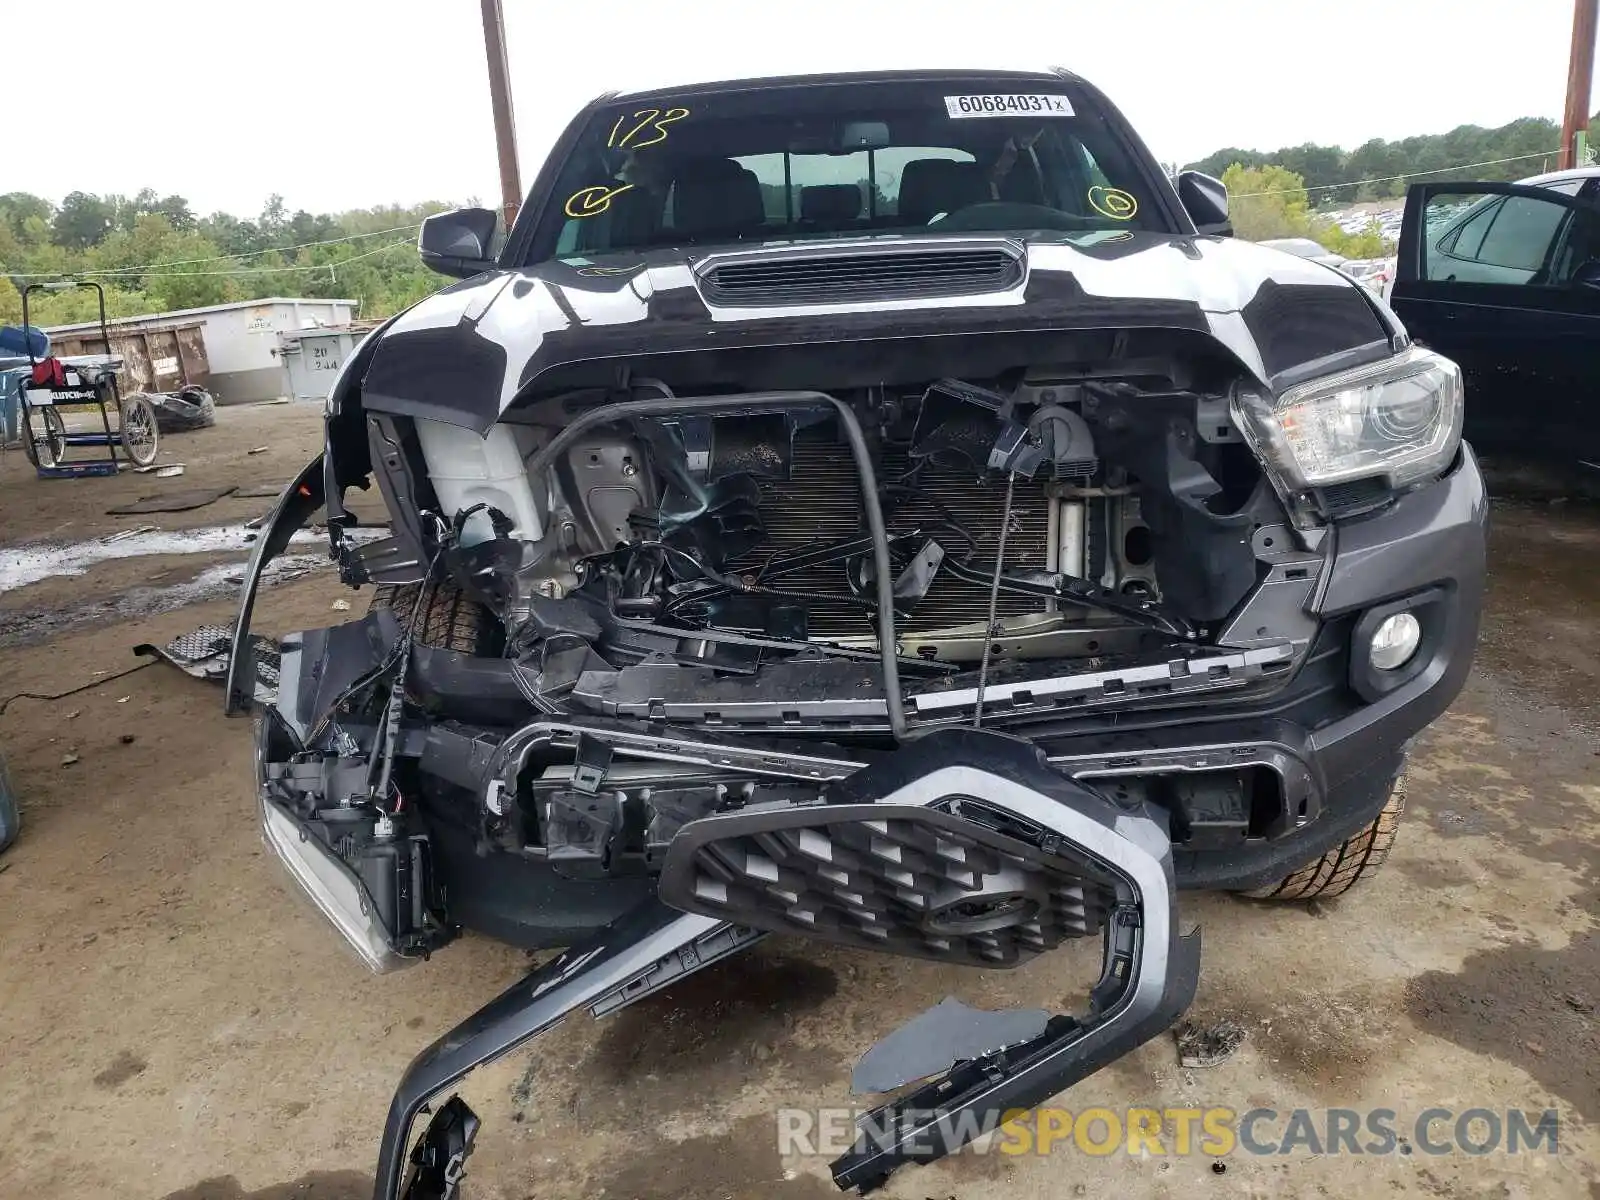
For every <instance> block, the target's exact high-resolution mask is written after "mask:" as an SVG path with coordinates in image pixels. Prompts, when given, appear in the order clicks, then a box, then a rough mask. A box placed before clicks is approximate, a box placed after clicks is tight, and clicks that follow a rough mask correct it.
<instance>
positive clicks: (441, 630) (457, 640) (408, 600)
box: [367, 583, 505, 657]
mask: <svg viewBox="0 0 1600 1200" xmlns="http://www.w3.org/2000/svg"><path fill="white" fill-rule="evenodd" d="M422 587H423V585H422V584H420V583H384V584H379V585H378V587H377V588H375V589H374V590H373V593H372V602H371V603H370V604H368V606H367V611H368V612H372V611H375V610H377V609H380V608H388V609H393V610H394V614H395V616H397V617H399V618H400V623H401V624H402V625H403V624H405V623H406V622H407V621H409V620H411V614H412V613H413V612H416V614H417V631H416V637H417V641H419V642H421V643H422V644H423V645H424V646H434V647H437V648H438V649H440V650H459V651H461V652H462V653H463V654H472V655H477V656H480V657H493V656H495V655H498V654H499V653H500V651H501V649H502V647H503V645H504V642H505V633H504V631H503V629H502V628H501V626H500V622H499V621H498V620H496V619H495V616H494V614H493V613H492V612H490V611H489V610H488V609H487V608H485V607H484V606H483V605H482V604H480V603H479V602H478V601H476V600H474V599H472V597H470V596H468V595H467V594H466V593H465V592H463V591H462V590H461V589H460V588H458V587H454V586H452V585H451V584H448V583H430V584H428V585H427V587H428V591H427V594H426V595H425V596H423V598H422V607H421V608H420V609H418V608H417V607H416V605H417V594H418V593H419V592H420V591H421V590H422Z"/></svg>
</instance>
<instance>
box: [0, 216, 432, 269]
mask: <svg viewBox="0 0 1600 1200" xmlns="http://www.w3.org/2000/svg"><path fill="white" fill-rule="evenodd" d="M420 228H422V222H420V221H418V222H416V223H415V224H413V225H396V226H395V227H394V228H392V229H374V230H371V231H370V232H368V233H351V234H346V235H345V236H343V237H336V238H323V239H322V240H321V241H316V242H299V243H296V244H295V245H293V246H268V247H266V248H265V249H264V250H243V251H240V252H239V253H238V254H213V255H212V256H210V257H209V258H175V259H172V260H170V261H168V262H154V263H145V264H144V265H143V266H138V267H106V268H105V269H104V270H99V271H73V272H71V274H73V275H78V276H83V277H86V278H87V277H89V276H94V277H97V278H99V277H115V276H118V275H147V274H150V273H151V272H152V271H154V270H156V269H157V268H161V267H187V266H193V265H195V264H197V263H211V262H232V261H234V260H235V259H240V258H258V257H260V256H261V255H263V254H281V253H283V252H285V251H288V250H309V249H311V248H312V247H314V246H336V245H339V244H340V243H342V242H358V241H360V240H361V239H362V238H371V237H381V236H383V235H384V234H386V233H410V232H411V231H412V230H413V229H420ZM345 261H347V262H348V261H350V260H348V259H346V260H345ZM318 265H319V266H323V265H326V264H318ZM270 269H271V270H274V271H287V270H290V269H291V268H289V267H272V268H270ZM187 273H189V274H196V275H198V274H205V273H206V272H200V271H195V272H187ZM0 274H6V275H10V276H11V277H12V278H14V279H45V278H50V277H51V275H50V274H48V273H46V274H32V275H29V274H19V273H17V272H13V271H4V270H0Z"/></svg>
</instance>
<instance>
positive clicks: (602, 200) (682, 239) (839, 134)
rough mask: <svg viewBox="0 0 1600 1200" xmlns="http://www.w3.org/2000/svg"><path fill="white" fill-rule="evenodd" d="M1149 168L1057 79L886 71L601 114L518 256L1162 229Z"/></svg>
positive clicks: (636, 103) (614, 108) (625, 106)
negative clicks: (885, 77)
mask: <svg viewBox="0 0 1600 1200" xmlns="http://www.w3.org/2000/svg"><path fill="white" fill-rule="evenodd" d="M1151 177H1152V176H1151V172H1150V169H1149V164H1147V163H1145V162H1144V161H1143V160H1142V159H1141V158H1139V156H1138V151H1136V150H1135V149H1134V148H1133V147H1132V146H1131V145H1130V144H1128V143H1127V142H1126V141H1124V140H1123V139H1122V138H1120V137H1119V136H1117V135H1116V134H1115V133H1113V132H1112V129H1111V128H1110V126H1109V125H1108V123H1107V121H1106V119H1105V116H1104V114H1103V113H1102V112H1100V111H1099V110H1098V109H1097V108H1096V107H1095V106H1094V105H1093V104H1092V102H1091V101H1089V100H1088V99H1087V98H1086V97H1085V96H1084V95H1083V94H1082V93H1081V91H1080V90H1079V89H1078V88H1076V87H1074V86H1071V85H1069V84H1067V83H1065V82H1064V81H1056V80H1049V81H1047V80H1038V81H1034V80H1026V81H1017V80H1014V79H1012V80H1003V81H1001V80H996V81H990V82H989V83H988V85H987V86H986V85H985V81H981V80H980V81H977V82H974V81H972V80H967V79H964V80H960V81H943V82H940V81H925V80H910V81H882V82H875V83H846V82H841V83H836V84H808V85H803V86H793V85H790V86H773V87H767V88H761V87H755V88H751V89H748V90H739V91H732V90H730V91H727V92H711V93H700V94H695V95H692V96H686V97H685V98H684V99H683V102H682V103H678V102H676V101H674V100H672V99H670V98H663V99H654V98H653V99H650V100H649V101H645V100H642V99H636V100H632V101H624V102H619V103H616V104H612V105H608V106H605V107H603V108H601V109H599V110H597V111H596V112H595V113H594V114H593V115H592V117H591V118H590V120H589V122H588V124H587V126H586V127H585V128H584V129H583V130H582V131H581V133H580V135H579V138H578V142H577V146H576V148H575V149H574V150H573V152H572V153H571V154H570V155H569V156H568V158H567V160H566V162H565V163H563V164H562V166H561V169H560V171H559V174H558V178H557V182H556V185H555V188H554V190H553V192H552V195H551V199H550V202H549V203H548V204H547V205H546V206H545V211H544V212H542V213H541V214H539V217H538V224H537V226H536V228H535V230H534V233H533V236H532V239H531V242H530V250H529V254H528V257H527V259H526V260H525V261H529V262H536V261H539V260H540V259H543V258H547V257H550V256H552V255H562V256H579V255H581V256H590V255H595V254H606V253H613V252H618V251H630V250H643V249H649V248H651V247H657V246H683V245H713V244H727V243H739V242H750V241H764V240H769V239H792V238H807V237H840V236H869V235H872V234H876V233H882V232H896V233H905V232H927V233H944V232H951V233H965V232H1021V233H1035V232H1039V231H1050V232H1059V233H1065V234H1069V235H1070V234H1073V233H1078V232H1092V231H1097V230H1106V229H1117V230H1120V229H1130V228H1133V229H1163V230H1164V229H1166V225H1167V218H1166V214H1165V211H1164V210H1163V209H1162V208H1161V207H1159V206H1158V205H1157V203H1156V201H1155V198H1154V197H1153V196H1152V195H1151V194H1150V193H1149V188H1148V180H1149V179H1150V178H1151Z"/></svg>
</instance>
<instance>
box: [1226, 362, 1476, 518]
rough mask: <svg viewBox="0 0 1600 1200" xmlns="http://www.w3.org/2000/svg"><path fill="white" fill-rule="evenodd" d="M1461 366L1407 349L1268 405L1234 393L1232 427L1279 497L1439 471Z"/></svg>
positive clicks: (1456, 411)
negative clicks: (1246, 443) (1263, 468)
mask: <svg viewBox="0 0 1600 1200" xmlns="http://www.w3.org/2000/svg"><path fill="white" fill-rule="evenodd" d="M1461 411H1462V390H1461V368H1459V367H1458V366H1456V364H1455V363H1453V362H1451V361H1450V360H1449V359H1448V358H1442V357H1440V356H1439V355H1437V354H1433V353H1431V352H1430V351H1427V350H1422V349H1419V348H1418V347H1415V346H1413V347H1412V348H1411V349H1409V350H1406V351H1405V352H1404V353H1401V354H1397V355H1395V356H1394V357H1393V358H1390V359H1386V360H1384V361H1383V362H1381V363H1374V364H1372V365H1371V366H1366V367H1358V368H1356V369H1355V370H1353V371H1344V372H1341V373H1340V374H1338V375H1329V376H1327V377H1326V378H1323V379H1315V380H1312V381H1311V382H1310V383H1305V384H1301V385H1300V386H1299V387H1293V388H1290V389H1289V390H1287V391H1286V392H1284V393H1283V395H1281V396H1279V397H1277V398H1276V399H1273V398H1272V397H1268V396H1261V395H1258V394H1255V393H1253V392H1247V391H1246V392H1238V393H1236V394H1235V396H1234V400H1233V417H1234V423H1235V424H1236V425H1238V427H1239V429H1240V430H1241V431H1242V432H1243V433H1244V436H1245V438H1246V440H1248V441H1249V442H1250V444H1251V446H1252V447H1253V448H1254V450H1255V452H1256V454H1257V456H1258V457H1260V459H1261V461H1262V463H1263V464H1264V465H1265V466H1266V468H1267V470H1268V471H1269V472H1271V473H1272V474H1273V475H1274V476H1275V477H1276V480H1277V482H1278V484H1279V486H1280V488H1282V489H1283V490H1285V491H1292V492H1298V491H1305V490H1307V489H1309V488H1319V487H1327V486H1328V485H1330V484H1335V483H1345V482H1348V481H1350V480H1354V479H1371V478H1382V479H1384V480H1385V481H1386V482H1387V483H1388V484H1389V486H1391V487H1395V488H1401V487H1405V486H1407V485H1408V484H1412V483H1416V482H1418V481H1419V480H1424V479H1430V478H1433V477H1434V476H1437V475H1439V474H1441V473H1442V472H1443V471H1444V469H1445V468H1446V467H1448V466H1449V465H1450V461H1451V459H1453V458H1454V457H1455V453H1456V447H1457V446H1459V445H1460V444H1461Z"/></svg>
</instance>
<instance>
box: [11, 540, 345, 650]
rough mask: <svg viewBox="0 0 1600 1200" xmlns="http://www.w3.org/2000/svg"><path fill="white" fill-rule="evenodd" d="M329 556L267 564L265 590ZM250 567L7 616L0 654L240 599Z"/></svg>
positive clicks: (316, 567) (218, 567) (240, 563)
mask: <svg viewBox="0 0 1600 1200" xmlns="http://www.w3.org/2000/svg"><path fill="white" fill-rule="evenodd" d="M330 568H331V564H330V563H329V562H328V556H327V555H326V554H284V555H280V556H279V557H277V558H275V559H273V560H272V562H270V563H268V564H267V567H266V570H264V571H263V572H262V573H261V586H262V587H264V588H265V587H271V586H273V585H274V584H278V583H287V582H288V581H289V580H291V579H298V578H299V577H300V576H302V575H305V574H307V573H308V572H310V571H320V570H326V569H330ZM248 569H249V564H248V563H247V562H245V561H244V560H243V559H239V560H235V561H230V562H224V563H216V564H214V565H212V566H209V567H206V568H205V569H204V570H203V571H201V572H200V573H199V574H198V575H196V576H195V577H194V578H193V579H188V580H184V581H183V582H181V583H172V584H166V585H164V586H162V587H145V586H139V587H132V588H129V589H128V590H127V591H125V592H123V593H121V594H120V595H116V596H107V597H104V598H101V599H97V600H91V601H88V602H87V603H84V604H79V605H74V606H72V607H69V608H55V609H50V610H48V611H40V612H28V613H16V614H7V617H6V621H5V625H4V628H3V629H0V649H4V648H5V647H8V646H16V645H21V644H22V643H25V642H34V641H38V640H39V639H41V638H46V637H50V636H52V635H54V634H57V633H60V632H62V631H63V630H66V629H71V628H73V627H74V626H78V625H87V624H91V623H93V624H99V625H106V624H114V623H118V622H123V621H131V620H135V619H137V618H139V617H147V616H150V615H151V614H153V613H162V612H170V611H171V610H173V609H174V608H181V607H183V606H184V605H187V604H199V603H201V602H202V601H206V600H220V599H223V598H225V597H226V598H232V599H237V598H238V595H239V585H240V583H241V581H242V580H243V578H244V573H245V571H247V570H248Z"/></svg>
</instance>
